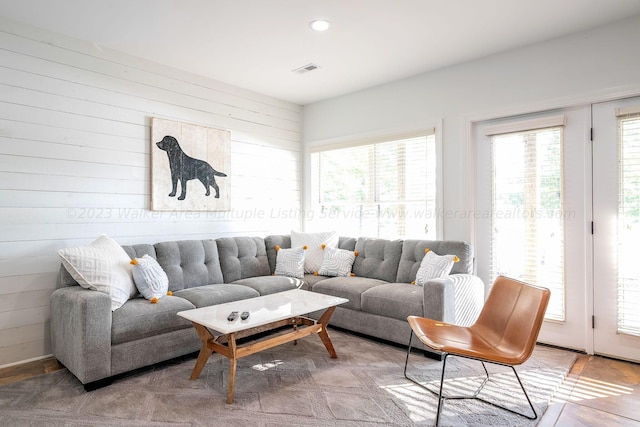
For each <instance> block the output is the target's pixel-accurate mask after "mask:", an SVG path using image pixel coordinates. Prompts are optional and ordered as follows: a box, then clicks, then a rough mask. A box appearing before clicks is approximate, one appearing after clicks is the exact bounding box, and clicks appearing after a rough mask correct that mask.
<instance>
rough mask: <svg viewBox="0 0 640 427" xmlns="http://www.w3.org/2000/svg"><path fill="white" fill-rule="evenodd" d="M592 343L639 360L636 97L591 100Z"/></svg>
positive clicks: (639, 114)
mask: <svg viewBox="0 0 640 427" xmlns="http://www.w3.org/2000/svg"><path fill="white" fill-rule="evenodd" d="M593 130H594V131H593V248H594V249H593V278H594V279H593V289H594V297H593V301H594V303H593V316H594V317H593V348H594V353H596V354H602V355H607V356H612V357H616V358H621V359H627V360H632V361H640V259H638V253H639V252H640V98H629V99H624V100H619V101H613V102H606V103H599V104H594V105H593Z"/></svg>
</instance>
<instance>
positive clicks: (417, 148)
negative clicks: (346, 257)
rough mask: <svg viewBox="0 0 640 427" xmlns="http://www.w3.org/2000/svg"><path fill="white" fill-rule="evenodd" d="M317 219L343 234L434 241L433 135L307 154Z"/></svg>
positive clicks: (434, 182)
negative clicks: (309, 159) (317, 211)
mask: <svg viewBox="0 0 640 427" xmlns="http://www.w3.org/2000/svg"><path fill="white" fill-rule="evenodd" d="M311 166H312V195H313V199H314V200H313V202H314V204H315V207H316V208H318V210H319V213H318V216H319V219H322V220H325V224H327V222H326V221H329V224H330V226H331V227H332V228H333V229H335V230H336V231H337V232H338V233H339V234H341V235H345V236H370V237H383V238H393V239H398V238H406V237H412V238H425V239H436V236H437V230H436V224H437V218H436V149H435V135H433V134H429V135H424V136H419V137H412V138H407V139H400V140H394V141H385V142H379V143H374V144H367V145H359V146H355V147H345V148H337V149H336V148H334V149H320V150H318V151H317V152H314V153H312V154H311Z"/></svg>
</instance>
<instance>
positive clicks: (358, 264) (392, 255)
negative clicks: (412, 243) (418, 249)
mask: <svg viewBox="0 0 640 427" xmlns="http://www.w3.org/2000/svg"><path fill="white" fill-rule="evenodd" d="M355 250H356V251H357V252H358V256H357V257H356V260H355V262H354V263H353V269H352V270H351V271H352V272H353V273H354V274H355V275H356V276H361V277H368V278H371V279H379V280H384V281H386V282H395V281H396V275H397V274H398V263H399V262H400V255H401V253H402V241H401V240H385V239H370V238H366V237H360V238H359V239H358V241H357V242H356V249H355Z"/></svg>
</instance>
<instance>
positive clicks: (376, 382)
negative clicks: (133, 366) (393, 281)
mask: <svg viewBox="0 0 640 427" xmlns="http://www.w3.org/2000/svg"><path fill="white" fill-rule="evenodd" d="M330 335H331V338H332V340H333V343H334V346H335V348H336V351H337V353H338V358H337V359H331V358H330V357H329V355H328V353H327V351H326V350H325V348H324V347H323V345H322V343H321V342H320V340H319V339H318V338H317V337H314V336H311V337H308V338H305V339H303V340H300V341H298V343H297V344H296V345H294V344H293V343H289V344H285V345H282V346H279V347H276V348H274V349H271V350H269V351H265V352H262V353H258V354H254V355H252V356H249V357H246V358H243V359H240V360H239V362H238V370H237V378H236V393H235V402H234V403H233V404H226V403H225V400H226V390H227V381H228V368H229V362H228V360H227V359H226V358H224V357H222V356H219V355H217V354H214V355H212V357H211V358H210V359H209V361H208V363H207V364H206V366H205V368H204V370H203V371H202V374H201V375H200V378H199V379H197V380H194V381H191V380H189V375H190V374H191V370H192V369H193V366H194V363H195V357H188V358H182V359H180V360H174V361H171V362H167V363H163V364H160V365H156V366H154V367H152V368H148V369H142V370H138V371H136V372H133V373H131V374H127V375H125V376H121V377H119V378H117V379H116V380H115V381H114V382H113V383H112V384H111V385H109V386H107V387H103V388H100V389H97V390H94V391H92V392H86V391H85V390H84V388H83V387H82V385H81V384H80V382H79V381H78V380H77V379H76V378H75V377H74V376H73V375H71V374H70V373H69V372H68V371H67V370H64V369H63V370H60V371H56V372H54V373H49V374H44V375H41V376H38V377H34V378H30V379H26V380H23V381H19V382H16V383H13V384H9V385H6V386H4V387H0V425H2V426H38V425H46V426H122V425H126V426H164V425H172V426H229V427H232V426H252V427H255V426H259V427H260V426H264V427H275V426H284V425H288V426H313V427H319V426H323V427H324V426H345V427H349V426H354V427H356V426H357V427H361V426H429V425H433V424H434V422H435V410H436V405H437V399H436V397H435V396H434V395H433V394H431V393H429V392H428V391H425V390H423V389H422V388H421V387H419V386H417V385H415V384H413V383H412V382H410V381H408V380H406V379H405V378H404V376H403V366H404V360H405V355H406V350H405V349H403V348H402V347H399V346H393V345H390V344H386V343H381V342H377V341H373V340H371V339H368V338H363V337H360V336H356V335H353V334H350V333H347V332H343V331H338V330H331V331H330ZM575 359H576V357H575V355H574V354H573V353H571V352H568V351H563V350H558V349H554V348H549V347H544V346H538V347H537V348H536V350H535V351H534V354H533V356H532V357H531V358H530V359H529V361H528V362H527V363H526V364H524V365H522V366H520V367H518V368H517V370H518V373H519V374H520V376H521V379H522V380H523V382H524V385H525V387H526V388H527V391H528V392H529V396H530V397H531V400H532V402H533V404H534V406H535V407H536V410H537V412H538V414H539V416H541V415H542V414H543V413H544V411H545V410H546V408H547V405H548V403H549V401H550V398H551V397H552V396H553V393H554V392H555V390H556V389H557V388H558V387H559V385H560V384H561V383H562V381H563V379H564V377H565V375H566V374H567V373H568V371H569V370H570V368H571V366H572V365H573V363H574V362H575ZM410 361H411V365H410V369H411V373H412V374H413V376H416V377H419V378H420V380H421V381H424V382H425V383H431V384H432V385H434V386H435V385H436V384H438V381H439V373H440V369H441V362H438V361H435V360H432V359H429V358H426V357H424V356H423V355H422V354H421V353H420V352H416V353H412V355H411V358H410ZM489 369H490V373H492V374H495V376H494V379H495V381H493V382H492V383H490V384H488V385H487V386H486V387H485V389H484V390H483V392H482V396H484V398H486V399H487V400H495V401H497V402H502V403H505V404H508V405H510V406H511V407H513V408H514V409H515V410H518V411H526V410H528V409H529V408H528V406H527V404H526V401H525V400H524V398H523V396H522V394H521V392H520V391H519V388H518V385H517V383H516V380H515V377H513V374H512V373H511V372H510V370H508V369H505V368H503V367H492V366H489ZM447 372H448V375H447V382H448V383H449V382H452V381H454V382H455V384H456V385H455V387H456V388H457V391H463V390H465V389H467V388H469V389H472V388H473V387H474V385H477V384H479V382H480V381H481V380H482V378H483V371H482V367H481V365H480V364H479V362H475V361H467V360H462V359H458V358H452V359H450V361H449V362H448V363H447ZM445 387H447V385H445ZM451 387H453V386H451ZM445 389H446V388H445ZM538 420H539V419H538ZM536 423H537V421H528V420H527V419H525V418H522V417H519V416H517V415H513V414H511V413H509V412H507V411H503V410H500V409H497V408H494V407H492V406H490V405H487V404H485V403H482V402H479V401H474V400H464V401H450V402H447V404H446V405H445V407H444V410H443V413H442V417H441V425H443V426H535V425H536Z"/></svg>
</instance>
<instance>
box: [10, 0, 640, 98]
mask: <svg viewBox="0 0 640 427" xmlns="http://www.w3.org/2000/svg"><path fill="white" fill-rule="evenodd" d="M637 14H640V1H639V0H55V1H54V0H19V1H18V0H0V16H4V17H6V18H8V19H11V20H13V21H18V22H24V23H27V24H30V25H33V26H35V27H40V28H44V29H47V30H51V31H54V32H58V33H62V34H65V35H68V36H71V37H75V38H78V39H82V40H86V41H89V42H91V43H94V44H96V45H97V46H99V47H102V48H109V49H114V50H118V51H122V52H125V53H128V54H131V55H135V56H138V57H142V58H146V59H149V60H152V61H155V62H160V63H164V64H168V65H170V66H172V67H174V68H178V69H182V70H186V71H189V72H192V73H196V74H200V75H204V76H208V77H211V78H213V79H215V80H218V81H222V82H226V83H229V84H232V85H235V86H239V87H242V88H246V89H250V90H253V91H256V92H260V93H263V94H266V95H271V96H274V97H277V98H280V99H283V100H288V101H292V102H295V103H297V104H301V105H304V104H308V103H312V102H315V101H319V100H322V99H325V98H331V97H335V96H339V95H343V94H346V93H350V92H354V91H357V90H360V89H364V88H367V87H371V86H375V85H379V84H382V83H386V82H390V81H394V80H398V79H402V78H405V77H409V76H412V75H416V74H420V73H422V72H425V71H429V70H434V69H438V68H442V67H446V66H449V65H453V64H457V63H461V62H465V61H469V60H472V59H475V58H479V57H483V56H487V55H491V54H494V53H498V52H502V51H506V50H509V49H513V48H517V47H520V46H524V45H529V44H533V43H537V42H540V41H543V40H548V39H551V38H555V37H559V36H563V35H566V34H570V33H575V32H578V31H582V30H586V29H589V28H593V27H596V26H600V25H603V24H607V23H610V22H613V21H616V20H619V19H623V18H626V17H630V16H633V15H637ZM318 18H323V19H328V20H329V21H331V23H332V27H331V29H330V30H329V31H327V32H324V33H317V32H314V31H312V30H311V29H310V28H309V26H308V24H309V22H310V21H312V20H314V19H318ZM308 63H315V64H318V65H319V66H320V67H321V68H320V69H318V70H315V71H313V72H309V73H306V74H296V73H293V72H292V70H294V69H296V68H298V67H301V66H304V65H306V64H308Z"/></svg>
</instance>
